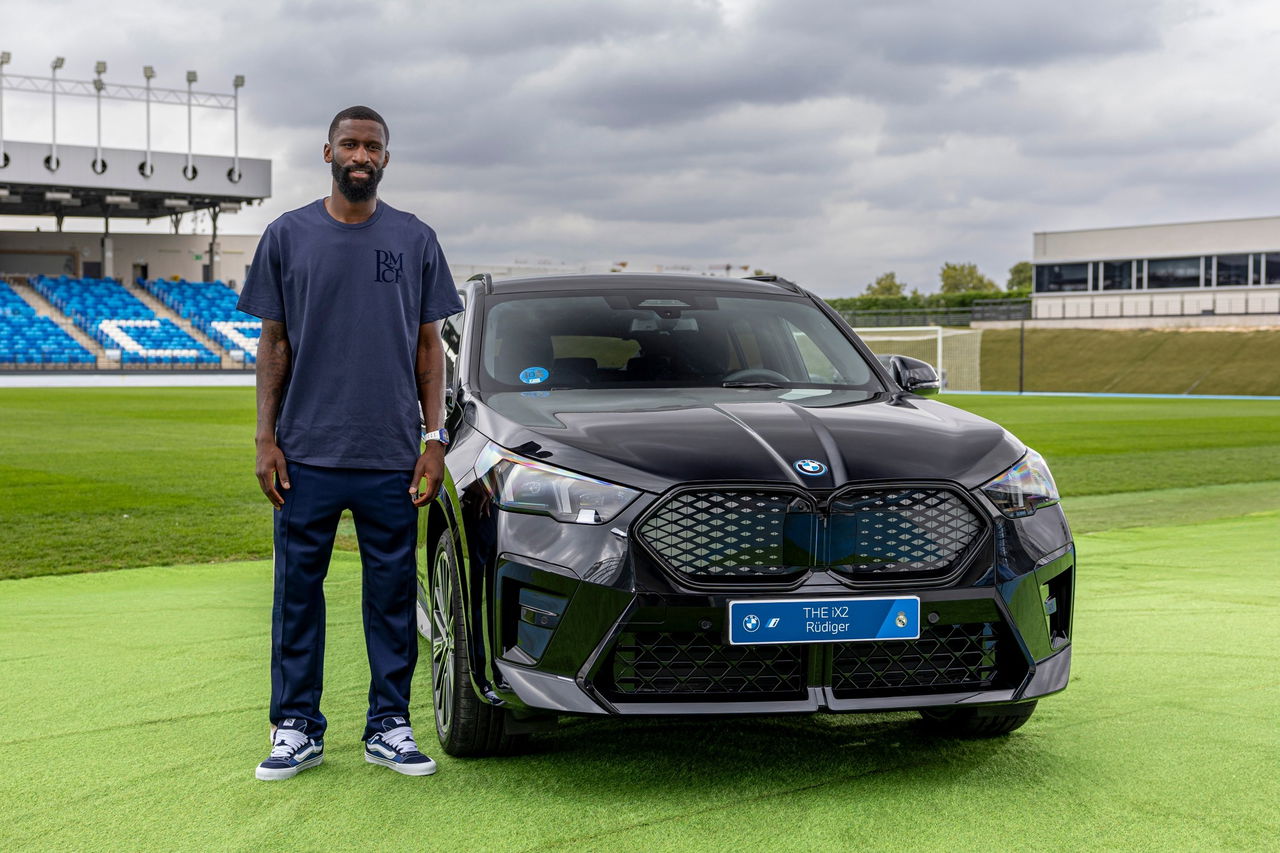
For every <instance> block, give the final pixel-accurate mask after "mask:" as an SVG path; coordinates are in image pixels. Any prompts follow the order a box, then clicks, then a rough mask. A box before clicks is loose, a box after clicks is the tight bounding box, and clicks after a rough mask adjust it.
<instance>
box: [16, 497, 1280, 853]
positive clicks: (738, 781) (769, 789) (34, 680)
mask: <svg viewBox="0 0 1280 853" xmlns="http://www.w3.org/2000/svg"><path fill="white" fill-rule="evenodd" d="M1277 524H1280V515H1278V514H1276V513H1267V514H1259V515H1256V516H1252V517H1248V518H1241V519H1230V520H1224V521H1217V522H1211V523H1204V524H1195V525H1186V526H1180V527H1166V528H1158V529H1142V530H1123V531H1115V532H1108V533H1101V534H1094V535H1086V536H1083V537H1081V539H1080V541H1079V549H1080V561H1081V573H1080V576H1079V582H1078V583H1079V585H1078V593H1079V595H1078V602H1077V609H1076V630H1075V666H1074V671H1073V680H1072V684H1071V686H1070V688H1069V689H1068V690H1067V692H1066V693H1064V694H1062V695H1060V696H1057V697H1052V698H1050V699H1047V700H1045V701H1044V702H1042V703H1041V707H1040V710H1039V711H1038V712H1037V714H1036V716H1035V717H1034V718H1033V719H1032V721H1031V722H1030V723H1029V724H1028V725H1027V726H1026V727H1025V728H1023V729H1021V730H1020V731H1018V732H1016V733H1014V734H1013V735H1011V736H1010V737H1008V738H1005V739H998V740H992V741H978V742H964V741H954V740H945V739H933V738H930V737H927V736H926V735H925V734H924V733H923V732H922V731H921V730H920V729H919V727H918V726H917V725H916V724H915V722H914V720H915V716H914V715H913V714H878V715H867V716H857V715H854V716H835V715H824V716H819V717H768V718H757V719H731V720H674V719H668V720H661V719H660V720H649V721H616V720H601V721H597V720H581V719H579V720H574V721H571V722H568V723H567V724H566V725H564V726H563V727H562V728H561V729H560V730H558V731H557V732H554V733H550V734H546V735H542V736H539V737H538V738H537V739H536V740H535V743H534V748H533V750H532V752H530V753H529V754H526V755H521V756H517V757H513V758H504V759H498V760H470V761H468V760H459V759H452V758H448V757H447V756H444V755H442V754H441V753H440V752H439V750H438V746H437V744H436V743H435V742H434V738H433V736H432V729H431V726H430V710H429V698H428V697H429V678H428V674H427V671H426V668H425V665H423V666H420V667H419V672H418V677H417V680H416V684H415V691H416V692H415V696H416V700H415V702H414V706H413V712H414V714H415V721H416V723H417V732H418V735H419V740H420V742H421V743H422V744H423V745H424V747H425V748H426V749H427V750H428V752H432V753H433V754H434V756H435V757H436V758H437V760H438V761H439V762H440V765H441V771H440V773H439V774H437V775H436V776H434V777H431V778H429V779H410V778H406V777H401V776H398V775H396V774H393V773H390V772H388V771H386V770H385V769H383V768H378V767H373V766H371V765H368V764H366V763H365V762H364V761H363V758H362V756H361V753H360V744H359V741H358V737H359V732H360V729H361V726H362V722H363V713H364V706H365V701H366V690H367V681H366V679H367V667H366V664H365V660H364V648H363V640H362V635H361V628H360V618H359V614H360V610H359V596H360V581H359V574H358V568H357V563H356V560H355V559H354V557H352V556H351V555H347V554H341V555H338V557H337V558H336V560H335V564H334V568H333V571H332V572H331V574H330V579H329V581H328V583H327V588H328V595H329V605H330V606H329V615H328V638H329V655H328V665H327V669H326V672H327V674H328V678H327V688H326V694H325V705H324V707H325V711H326V713H327V714H328V716H329V719H330V730H329V735H328V738H327V743H326V760H325V764H324V765H323V766H321V767H320V768H318V769H316V770H312V771H308V772H306V773H304V774H303V775H301V776H299V777H298V778H296V779H294V780H291V781H288V782H284V783H271V784H268V783H262V782H258V781H257V780H255V779H254V778H253V776H252V770H253V766H254V764H256V763H257V762H258V761H260V760H261V759H262V757H263V756H264V755H265V754H266V751H267V738H266V704H267V687H268V685H267V658H268V647H267V643H268V624H269V620H270V587H271V571H270V567H269V565H268V564H267V563H265V562H249V563H229V564H222V565H216V566H208V565H205V566H179V567H169V568H150V569H140V570H137V571H133V572H113V573H103V574H93V575H79V576H73V577H50V578H34V579H28V580H22V581H16V582H12V583H7V584H0V680H2V681H3V683H4V684H6V685H8V686H9V687H8V689H6V690H5V691H0V733H2V734H0V765H3V766H4V767H5V768H6V772H5V773H4V774H3V775H0V849H24V850H27V849H30V850H42V849H48V850H55V849H130V850H196V849H201V850H207V849H242V850H249V849H252V850H286V849H287V850H292V849H326V850H347V849H351V850H356V849H369V847H370V846H371V845H372V846H377V847H379V848H384V849H406V848H408V849H454V848H462V847H466V848H468V849H484V850H536V849H546V848H564V849H610V850H689V849H737V848H740V847H743V846H758V845H759V844H760V843H762V842H761V839H767V843H768V846H769V847H770V848H771V849H781V850H793V849H795V850H800V849H805V850H811V849H871V850H895V851H896V850H901V849H904V848H906V849H978V848H991V849H1001V850H1003V849H1029V848H1035V849H1093V850H1104V849H1153V850H1154V849H1266V848H1268V847H1270V846H1273V845H1274V840H1275V838H1276V837H1280V816H1278V814H1277V809H1276V807H1275V803H1277V802H1280V777H1277V775H1276V774H1275V772H1274V765H1275V759H1276V756H1277V754H1280V730H1278V729H1277V727H1276V726H1275V714H1274V710H1275V708H1276V707H1277V706H1278V703H1280V674H1278V673H1277V671H1276V669H1275V667H1274V666H1271V665H1270V663H1271V662H1273V661H1274V660H1275V659H1276V657H1277V655H1280V626H1278V625H1277V623H1276V621H1275V620H1274V618H1273V616H1274V613H1275V611H1276V607H1277V606H1280V590H1278V589H1277V588H1276V586H1275V584H1274V578H1275V575H1276V571H1277V569H1280V566H1277V554H1276V550H1275V548H1274V546H1273V544H1272V539H1273V534H1274V531H1275V529H1276V526H1277ZM425 660H426V656H425V655H424V656H423V661H424V664H425ZM1011 815H1014V816H1016V819H1014V818H1011V817H1010V816H1011ZM389 816H394V819H390V818H389ZM1029 834H1030V835H1029ZM1031 836H1034V837H1033V838H1032V837H1031Z"/></svg>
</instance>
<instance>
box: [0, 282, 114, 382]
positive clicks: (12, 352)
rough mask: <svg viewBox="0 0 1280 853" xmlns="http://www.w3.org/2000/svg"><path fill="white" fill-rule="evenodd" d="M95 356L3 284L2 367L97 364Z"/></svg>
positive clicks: (0, 286) (0, 313) (0, 288)
mask: <svg viewBox="0 0 1280 853" xmlns="http://www.w3.org/2000/svg"><path fill="white" fill-rule="evenodd" d="M95 360H96V359H95V358H94V355H93V353H91V352H89V351H88V350H87V349H85V348H84V347H83V346H81V345H80V344H79V343H78V342H77V341H76V340H75V338H73V337H71V336H70V335H68V334H67V333H66V332H65V331H63V330H62V328H60V327H59V326H58V324H57V323H55V322H54V321H53V320H51V319H49V318H48V317H37V316H36V311H35V309H34V308H32V307H31V306H30V305H28V304H27V303H26V301H25V300H24V299H23V298H22V297H21V296H19V295H18V294H17V293H15V292H14V291H13V288H11V287H9V285H8V284H5V283H4V282H0V364H22V365H34V364H93V363H94V362H95Z"/></svg>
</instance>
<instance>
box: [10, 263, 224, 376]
mask: <svg viewBox="0 0 1280 853" xmlns="http://www.w3.org/2000/svg"><path fill="white" fill-rule="evenodd" d="M30 283H31V285H32V287H34V288H35V290H36V292H38V293H39V294H40V295H41V296H43V297H44V298H45V299H47V300H49V302H50V303H51V304H52V305H53V306H54V307H55V308H57V309H58V310H59V311H61V312H63V313H64V314H66V315H67V316H68V317H70V318H71V320H72V321H73V322H75V324H76V325H77V326H79V327H80V328H81V329H83V330H84V331H85V332H86V333H87V334H89V336H90V337H92V338H93V339H94V340H96V341H98V342H99V343H101V344H102V345H103V346H104V347H106V348H107V349H108V350H119V351H120V361H121V363H123V364H218V363H220V362H221V360H222V359H221V358H220V357H219V356H218V355H217V354H215V353H213V352H210V351H209V349H208V348H207V347H205V346H202V345H201V344H200V343H199V342H198V341H196V340H195V339H194V338H192V337H191V336H190V335H188V334H187V333H186V332H184V331H183V330H182V329H180V328H178V326H177V325H175V324H174V322H173V321H172V320H169V319H167V318H157V317H156V315H155V312H154V311H152V310H151V309H150V308H148V307H147V306H146V305H144V304H142V302H141V301H139V300H138V298H137V297H135V296H134V295H133V294H131V293H129V292H128V291H127V290H125V289H124V288H123V287H122V286H121V285H120V283H119V282H117V281H116V280H115V279H110V278H105V279H93V278H86V279H74V278H68V277H67V276H59V277H57V278H49V277H47V276H35V277H34V278H32V279H30Z"/></svg>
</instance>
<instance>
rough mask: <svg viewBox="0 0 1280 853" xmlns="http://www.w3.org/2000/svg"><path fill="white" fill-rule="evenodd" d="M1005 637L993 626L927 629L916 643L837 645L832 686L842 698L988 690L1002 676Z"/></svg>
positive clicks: (930, 627) (834, 653)
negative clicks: (977, 689)
mask: <svg viewBox="0 0 1280 853" xmlns="http://www.w3.org/2000/svg"><path fill="white" fill-rule="evenodd" d="M1002 633H1003V631H1002V629H1000V627H999V626H998V625H996V624H993V623H991V622H979V623H971V624H961V625H929V626H926V627H925V628H923V629H922V630H921V632H920V639H918V640H892V641H883V642H874V643H836V644H834V647H833V649H832V661H831V687H832V690H833V692H834V693H835V695H836V697H837V698H841V699H845V698H851V697H855V696H866V695H874V694H876V693H878V692H886V693H894V694H897V695H901V694H902V693H904V692H916V693H929V692H937V691H954V690H962V689H969V688H985V687H990V686H991V685H992V684H993V683H995V681H996V680H997V678H998V677H999V667H998V664H997V657H998V655H999V653H1000V652H1001V647H1002V642H1001V640H1002Z"/></svg>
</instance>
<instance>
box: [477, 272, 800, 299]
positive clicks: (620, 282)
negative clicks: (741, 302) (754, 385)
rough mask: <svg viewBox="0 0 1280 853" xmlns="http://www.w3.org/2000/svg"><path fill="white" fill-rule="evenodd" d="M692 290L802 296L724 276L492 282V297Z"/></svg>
mask: <svg viewBox="0 0 1280 853" xmlns="http://www.w3.org/2000/svg"><path fill="white" fill-rule="evenodd" d="M632 289H639V290H694V291H702V292H706V291H715V292H718V293H726V292H727V293H768V294H780V295H786V296H803V295H804V293H803V291H801V290H800V288H798V287H797V286H796V285H794V284H792V283H791V282H789V281H787V280H786V279H778V280H777V281H755V280H752V279H746V278H730V277H727V276H706V275H677V274H674V273H585V274H578V275H540V276H531V277H528V278H505V279H498V280H495V281H494V282H493V292H494V293H528V292H534V291H547V290H587V291H592V292H595V291H600V290H632Z"/></svg>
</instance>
